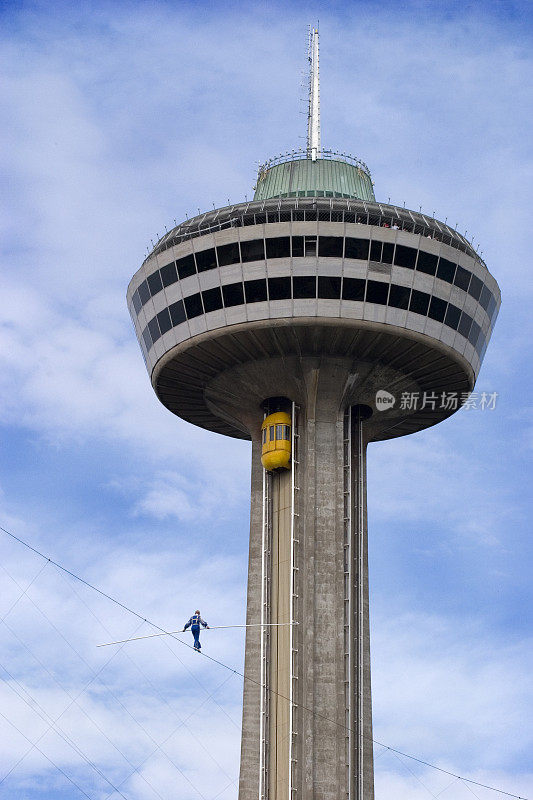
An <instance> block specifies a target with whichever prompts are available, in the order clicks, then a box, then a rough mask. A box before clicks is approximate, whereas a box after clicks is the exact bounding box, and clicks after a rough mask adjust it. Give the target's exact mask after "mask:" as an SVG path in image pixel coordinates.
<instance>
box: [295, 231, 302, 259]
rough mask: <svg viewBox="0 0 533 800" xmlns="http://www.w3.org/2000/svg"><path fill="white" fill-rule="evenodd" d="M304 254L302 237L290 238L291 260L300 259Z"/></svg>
mask: <svg viewBox="0 0 533 800" xmlns="http://www.w3.org/2000/svg"><path fill="white" fill-rule="evenodd" d="M303 254H304V237H303V236H293V237H292V257H293V258H302V257H303Z"/></svg>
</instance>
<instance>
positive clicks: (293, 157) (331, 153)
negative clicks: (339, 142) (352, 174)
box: [259, 148, 372, 180]
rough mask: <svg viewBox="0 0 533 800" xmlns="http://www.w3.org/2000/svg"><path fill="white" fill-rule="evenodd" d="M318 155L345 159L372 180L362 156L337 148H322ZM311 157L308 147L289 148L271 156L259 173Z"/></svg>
mask: <svg viewBox="0 0 533 800" xmlns="http://www.w3.org/2000/svg"><path fill="white" fill-rule="evenodd" d="M316 157H317V159H318V160H325V161H344V163H345V164H351V166H353V167H357V168H358V169H361V170H362V171H363V172H364V173H366V175H368V177H369V178H370V180H372V176H371V174H370V170H369V168H368V167H367V165H366V164H365V162H364V161H361V159H360V158H356V157H355V156H352V155H350V154H349V153H340V152H338V151H337V150H320V151H319V152H318V153H317V156H316ZM310 158H311V156H310V151H309V150H307V149H304V148H299V149H297V150H289V151H288V152H287V153H281V154H280V155H279V156H274V158H269V159H268V161H265V163H264V164H260V166H259V174H261V173H262V172H266V170H269V169H270V167H275V166H277V165H278V164H286V163H287V161H305V160H307V159H310Z"/></svg>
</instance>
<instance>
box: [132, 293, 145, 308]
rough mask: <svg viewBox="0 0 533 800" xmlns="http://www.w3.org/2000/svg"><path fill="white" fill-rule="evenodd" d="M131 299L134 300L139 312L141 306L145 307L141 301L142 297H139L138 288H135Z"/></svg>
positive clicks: (134, 305)
mask: <svg viewBox="0 0 533 800" xmlns="http://www.w3.org/2000/svg"><path fill="white" fill-rule="evenodd" d="M131 299H132V301H133V307H134V309H135V311H136V312H137V314H138V313H139V311H140V310H141V308H142V307H143V304H142V303H141V298H140V297H139V292H138V291H137V289H135V291H134V292H133V297H132V298H131Z"/></svg>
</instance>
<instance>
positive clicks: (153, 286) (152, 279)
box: [147, 270, 163, 297]
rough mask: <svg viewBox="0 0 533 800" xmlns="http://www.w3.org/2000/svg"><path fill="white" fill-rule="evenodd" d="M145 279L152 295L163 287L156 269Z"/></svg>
mask: <svg viewBox="0 0 533 800" xmlns="http://www.w3.org/2000/svg"><path fill="white" fill-rule="evenodd" d="M147 280H148V288H149V289H150V294H151V295H152V297H153V296H154V295H155V294H157V293H158V292H160V291H161V290H162V289H163V284H162V283H161V275H160V274H159V270H157V272H154V273H153V274H152V275H149V276H148V278H147Z"/></svg>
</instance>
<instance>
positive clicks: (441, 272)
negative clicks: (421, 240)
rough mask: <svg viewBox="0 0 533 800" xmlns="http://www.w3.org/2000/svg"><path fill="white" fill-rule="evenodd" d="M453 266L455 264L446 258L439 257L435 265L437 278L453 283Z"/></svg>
mask: <svg viewBox="0 0 533 800" xmlns="http://www.w3.org/2000/svg"><path fill="white" fill-rule="evenodd" d="M455 267H456V265H455V264H453V263H452V262H451V261H448V259H447V258H441V259H440V261H439V266H438V267H437V278H440V279H441V280H443V281H446V283H453V278H454V275H455Z"/></svg>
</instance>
